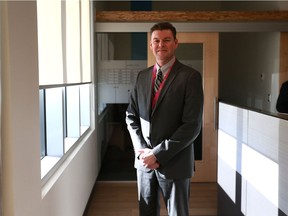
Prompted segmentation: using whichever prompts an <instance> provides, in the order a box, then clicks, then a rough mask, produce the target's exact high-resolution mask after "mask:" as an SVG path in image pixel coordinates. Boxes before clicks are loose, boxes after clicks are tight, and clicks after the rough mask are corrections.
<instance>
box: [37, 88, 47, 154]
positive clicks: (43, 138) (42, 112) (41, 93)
mask: <svg viewBox="0 0 288 216" xmlns="http://www.w3.org/2000/svg"><path fill="white" fill-rule="evenodd" d="M39 101H40V144H41V145H40V147H41V148H40V157H41V158H43V157H45V156H46V130H45V90H44V89H40V90H39Z"/></svg>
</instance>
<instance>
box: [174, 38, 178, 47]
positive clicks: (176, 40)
mask: <svg viewBox="0 0 288 216" xmlns="http://www.w3.org/2000/svg"><path fill="white" fill-rule="evenodd" d="M174 41H175V47H176V48H177V47H178V44H179V43H178V39H177V38H176V39H175V40H174Z"/></svg>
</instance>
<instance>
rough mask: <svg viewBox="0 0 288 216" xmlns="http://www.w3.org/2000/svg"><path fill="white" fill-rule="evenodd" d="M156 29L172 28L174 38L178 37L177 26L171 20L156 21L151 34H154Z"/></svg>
mask: <svg viewBox="0 0 288 216" xmlns="http://www.w3.org/2000/svg"><path fill="white" fill-rule="evenodd" d="M156 30H160V31H161V30H170V31H171V32H172V34H173V37H174V39H176V33H177V32H176V28H175V27H174V26H173V25H172V24H171V23H169V22H161V23H156V24H155V25H153V26H152V27H151V29H150V34H152V33H153V32H154V31H156Z"/></svg>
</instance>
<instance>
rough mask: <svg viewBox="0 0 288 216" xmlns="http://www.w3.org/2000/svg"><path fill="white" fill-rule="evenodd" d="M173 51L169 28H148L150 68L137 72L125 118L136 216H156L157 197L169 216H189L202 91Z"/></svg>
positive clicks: (196, 74) (174, 45) (197, 77)
mask: <svg viewBox="0 0 288 216" xmlns="http://www.w3.org/2000/svg"><path fill="white" fill-rule="evenodd" d="M177 47H178V40H177V38H176V29H175V28H174V26H173V25H171V24H170V23H158V24H155V25H154V26H153V27H152V28H151V41H150V49H151V50H152V52H153V54H154V56H155V58H156V63H155V65H154V66H151V67H149V68H147V69H145V70H143V71H141V72H139V74H138V77H137V81H136V85H135V88H134V90H133V91H132V93H131V98H130V103H129V106H128V108H127V112H126V123H127V127H128V130H129V133H130V136H131V139H132V142H133V147H134V151H135V168H136V169H137V183H138V199H139V212H140V216H159V213H160V205H159V194H160V192H161V193H162V196H163V198H164V201H165V204H166V207H167V211H168V214H169V216H188V215H189V211H188V209H189V207H188V204H189V191H190V178H191V177H192V175H193V173H194V147H193V142H194V140H195V139H196V138H197V136H198V134H199V132H200V129H201V123H202V114H203V89H202V78H201V75H200V73H199V72H197V71H196V70H194V69H192V68H190V67H188V66H186V65H184V64H182V63H180V62H179V61H178V60H177V59H176V58H175V55H174V52H175V50H176V48H177ZM159 69H160V70H161V72H159ZM161 73H162V74H161ZM159 74H161V75H162V78H158V77H159ZM155 83H156V85H155ZM155 86H156V87H155Z"/></svg>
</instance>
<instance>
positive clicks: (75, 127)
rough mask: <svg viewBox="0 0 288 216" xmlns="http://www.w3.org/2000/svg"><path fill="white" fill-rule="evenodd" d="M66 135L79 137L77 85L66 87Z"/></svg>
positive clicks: (78, 96)
mask: <svg viewBox="0 0 288 216" xmlns="http://www.w3.org/2000/svg"><path fill="white" fill-rule="evenodd" d="M66 110H67V113H66V121H67V137H70V138H78V137H80V95H79V86H69V87H66Z"/></svg>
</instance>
